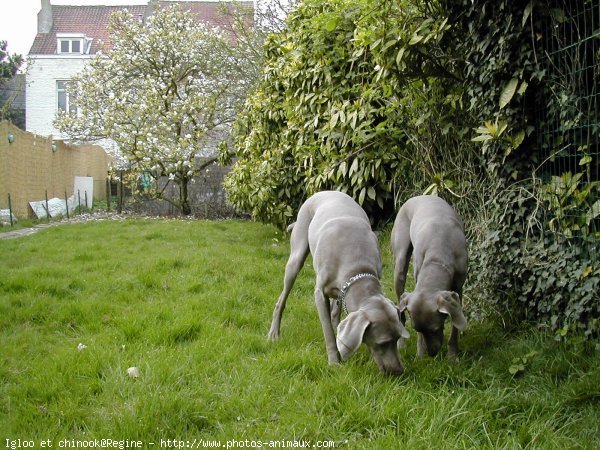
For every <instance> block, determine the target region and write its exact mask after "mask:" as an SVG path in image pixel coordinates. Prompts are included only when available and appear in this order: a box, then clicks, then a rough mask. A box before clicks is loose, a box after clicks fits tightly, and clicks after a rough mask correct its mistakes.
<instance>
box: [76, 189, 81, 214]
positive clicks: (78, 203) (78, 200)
mask: <svg viewBox="0 0 600 450" xmlns="http://www.w3.org/2000/svg"><path fill="white" fill-rule="evenodd" d="M77 206H78V207H79V214H80V215H81V191H80V190H79V189H77Z"/></svg>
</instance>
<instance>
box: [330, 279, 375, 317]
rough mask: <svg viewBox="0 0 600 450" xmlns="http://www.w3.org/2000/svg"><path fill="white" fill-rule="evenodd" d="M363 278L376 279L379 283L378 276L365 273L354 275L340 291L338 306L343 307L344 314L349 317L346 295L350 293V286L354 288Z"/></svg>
mask: <svg viewBox="0 0 600 450" xmlns="http://www.w3.org/2000/svg"><path fill="white" fill-rule="evenodd" d="M362 278H374V279H376V280H377V281H379V278H378V277H377V276H375V275H373V274H372V273H366V272H364V273H359V274H356V275H354V276H353V277H352V278H350V279H349V280H348V281H346V282H345V283H344V285H343V286H342V289H340V293H339V295H338V298H337V304H338V305H341V306H342V308H343V310H344V314H346V315H348V307H347V306H346V294H347V293H348V289H350V286H352V285H353V284H354V283H356V282H357V281H358V280H360V279H362Z"/></svg>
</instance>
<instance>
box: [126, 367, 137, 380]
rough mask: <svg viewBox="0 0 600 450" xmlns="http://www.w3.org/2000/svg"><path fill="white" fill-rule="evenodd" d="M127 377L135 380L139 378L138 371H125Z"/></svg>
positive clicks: (133, 368)
mask: <svg viewBox="0 0 600 450" xmlns="http://www.w3.org/2000/svg"><path fill="white" fill-rule="evenodd" d="M127 376H129V378H137V377H139V376H140V369H139V368H138V367H130V368H129V369H127Z"/></svg>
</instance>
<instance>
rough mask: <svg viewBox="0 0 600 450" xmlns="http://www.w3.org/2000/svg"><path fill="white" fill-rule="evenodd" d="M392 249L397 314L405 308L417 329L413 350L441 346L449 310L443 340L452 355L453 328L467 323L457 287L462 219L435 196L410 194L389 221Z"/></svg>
mask: <svg viewBox="0 0 600 450" xmlns="http://www.w3.org/2000/svg"><path fill="white" fill-rule="evenodd" d="M392 250H393V252H394V258H395V265H396V268H395V272H394V282H395V287H396V295H397V296H398V300H399V303H398V306H399V308H400V311H401V312H402V316H404V310H406V309H407V310H408V312H409V314H410V317H411V319H412V323H413V326H414V328H415V330H416V331H418V333H419V336H418V341H417V354H418V355H419V356H422V355H424V354H425V351H427V353H429V355H431V356H435V355H436V354H437V353H438V352H439V351H440V348H441V346H442V342H443V340H444V322H445V320H446V317H448V316H450V319H451V320H452V334H451V336H450V339H449V340H448V356H451V357H454V356H457V354H458V332H459V331H464V330H465V329H466V327H467V320H466V319H465V316H464V315H463V309H462V287H463V284H464V282H465V278H466V276H467V263H468V257H467V244H466V240H465V233H464V230H463V224H462V221H461V220H460V218H459V217H458V215H457V214H456V212H455V211H454V210H453V209H452V207H451V206H450V205H448V203H446V202H445V201H444V200H442V199H441V198H439V197H434V196H431V195H422V196H419V197H413V198H411V199H409V200H408V201H407V202H406V203H404V205H402V207H401V208H400V211H399V212H398V216H397V217H396V221H395V222H394V228H393V229H392ZM411 253H412V254H414V260H413V268H414V275H415V290H414V292H412V293H405V292H404V285H405V283H406V273H407V272H408V264H409V261H410V257H411ZM402 318H404V317H402ZM403 322H404V321H403Z"/></svg>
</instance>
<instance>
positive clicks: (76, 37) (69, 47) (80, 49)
mask: <svg viewBox="0 0 600 450" xmlns="http://www.w3.org/2000/svg"><path fill="white" fill-rule="evenodd" d="M56 40H57V53H59V54H77V55H87V54H89V53H90V47H91V46H92V40H91V39H88V38H86V37H85V35H84V34H62V33H58V34H57V35H56Z"/></svg>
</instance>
